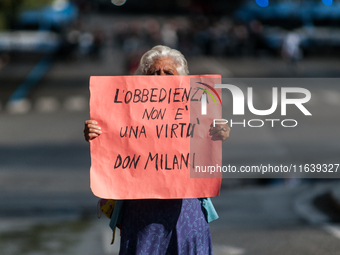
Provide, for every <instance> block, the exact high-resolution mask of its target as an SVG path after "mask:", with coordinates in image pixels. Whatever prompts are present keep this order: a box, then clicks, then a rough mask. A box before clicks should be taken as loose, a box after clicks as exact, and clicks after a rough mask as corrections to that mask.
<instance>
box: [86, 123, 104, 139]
mask: <svg viewBox="0 0 340 255" xmlns="http://www.w3.org/2000/svg"><path fill="white" fill-rule="evenodd" d="M101 133H102V131H101V127H100V126H98V123H97V121H95V120H87V121H85V128H84V136H85V140H86V141H88V142H89V141H90V140H92V139H94V138H96V137H98V136H99V135H100V134H101Z"/></svg>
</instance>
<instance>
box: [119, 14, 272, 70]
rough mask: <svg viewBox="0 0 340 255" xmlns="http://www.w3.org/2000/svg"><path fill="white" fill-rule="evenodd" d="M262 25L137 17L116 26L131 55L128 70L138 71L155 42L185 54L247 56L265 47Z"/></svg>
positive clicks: (198, 18) (124, 45)
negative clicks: (139, 64)
mask: <svg viewBox="0 0 340 255" xmlns="http://www.w3.org/2000/svg"><path fill="white" fill-rule="evenodd" d="M262 31H263V27H262V24H261V23H260V22H258V21H256V20H254V21H252V22H250V23H249V24H243V23H237V22H234V21H233V20H231V19H230V18H220V19H209V18H207V17H205V16H200V17H197V18H192V19H189V18H184V17H182V18H169V19H164V18H163V19H156V18H146V19H144V20H141V19H138V20H137V19H136V20H131V21H129V22H126V21H120V22H117V23H116V24H115V25H114V27H113V38H114V43H115V45H116V46H118V47H121V49H122V50H124V51H125V52H126V53H127V54H128V63H127V65H128V70H129V73H130V74H132V73H134V71H135V69H136V67H137V66H138V61H139V59H140V57H141V55H142V54H143V53H144V52H145V51H146V50H148V49H150V48H151V47H152V46H154V45H158V44H162V45H167V46H169V47H171V48H175V49H178V50H180V51H181V52H182V53H183V54H184V55H185V56H190V55H212V56H226V55H227V56H243V55H256V54H258V52H259V51H261V50H265V47H264V44H263V36H262Z"/></svg>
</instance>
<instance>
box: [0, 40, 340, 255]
mask: <svg viewBox="0 0 340 255" xmlns="http://www.w3.org/2000/svg"><path fill="white" fill-rule="evenodd" d="M102 56H103V58H102V59H101V60H99V61H97V62H92V61H91V60H89V59H83V60H79V61H76V62H64V61H61V60H54V61H53V62H52V64H51V67H50V69H49V70H48V71H47V73H46V74H45V76H44V78H43V79H42V80H41V81H40V82H39V83H38V84H37V85H36V86H35V87H34V88H32V90H31V92H30V93H29V94H28V96H27V97H26V98H25V101H24V102H23V103H21V105H19V106H18V105H16V106H14V107H13V106H10V105H8V99H9V98H10V96H11V94H12V93H14V91H15V90H16V88H17V87H18V86H19V85H20V84H21V83H22V82H23V81H24V80H25V77H26V76H27V75H28V74H29V72H30V70H31V69H32V68H33V66H34V65H36V64H37V63H38V61H39V58H38V57H37V58H36V59H35V58H34V59H32V61H22V60H20V62H19V64H17V62H10V63H9V64H8V66H5V67H3V68H2V69H1V70H0V82H1V87H0V95H1V96H0V103H1V110H0V120H1V125H0V191H1V192H0V194H1V195H0V208H1V210H0V253H1V254H4V255H15V254H23V255H26V254H73V255H76V254H88V255H92V254H117V252H118V249H119V247H118V244H119V241H116V243H115V245H114V246H110V245H109V242H110V238H111V233H110V229H109V227H108V219H106V218H105V217H104V216H103V218H102V219H100V220H97V219H96V203H97V198H95V197H94V196H93V195H92V193H91V191H90V188H89V168H90V157H89V145H88V144H87V143H86V142H85V141H84V138H83V134H82V130H83V122H84V120H86V119H88V118H89V108H88V99H89V91H88V80H89V77H90V76H91V75H120V74H124V73H125V72H126V71H125V69H124V60H125V59H124V55H123V53H122V52H121V51H120V50H118V49H115V48H111V46H110V44H108V45H107V46H106V47H105V48H104V52H103V55H102ZM188 61H189V67H190V70H191V73H192V74H197V73H221V74H222V75H223V77H231V76H233V77H290V76H291V75H292V74H291V72H290V69H289V68H287V66H286V64H285V63H283V62H282V61H280V60H279V59H276V58H266V59H260V60H257V59H253V58H248V59H221V58H211V57H190V58H189V59H188ZM297 68H298V74H299V75H300V76H302V77H323V76H327V77H338V76H339V74H340V65H339V61H338V60H335V59H330V60H327V59H306V60H303V61H302V62H300V63H298V67H297ZM301 82H302V83H301ZM290 85H291V86H296V87H305V88H307V89H309V90H310V91H311V94H312V99H311V101H310V102H308V103H307V104H306V107H307V109H308V110H309V111H310V112H311V113H312V114H313V115H312V116H303V114H302V113H301V111H299V110H297V109H294V108H293V107H292V108H288V114H289V118H290V119H291V118H293V119H297V120H298V122H299V124H298V126H297V127H296V128H283V127H281V126H275V127H274V128H272V127H270V126H265V127H263V128H250V127H245V128H244V127H242V126H235V127H233V128H232V131H231V136H230V138H229V139H228V141H227V142H225V144H224V145H223V146H224V150H223V153H224V154H223V164H224V165H227V164H231V165H235V166H240V165H254V164H261V163H271V164H297V165H298V164H305V163H327V164H328V163H340V162H339V156H338V152H339V150H340V144H339V141H340V135H339V132H338V129H339V121H340V118H339V117H340V116H339V114H340V113H339V111H338V109H339V106H340V88H339V87H338V82H337V80H329V82H327V83H326V82H323V83H322V86H320V83H315V84H313V83H311V82H307V83H304V82H303V81H300V80H294V81H292V83H291V84H290ZM278 86H280V85H278ZM245 87H246V86H244V87H242V89H243V90H244V91H245ZM271 87H272V85H271V84H262V85H259V86H257V87H256V88H255V87H254V100H255V102H254V104H255V105H256V106H257V107H258V108H260V109H268V108H269V107H270V104H271V102H270V100H268V99H270V97H268V96H267V95H269V94H270V93H271ZM264 95H266V96H264ZM223 101H224V102H226V103H225V104H224V108H223V110H224V118H226V119H230V117H229V116H231V106H232V100H231V97H230V95H229V94H228V93H225V94H224V98H223ZM244 118H245V119H249V118H254V116H251V115H250V114H248V113H247V114H246V115H245V117H244ZM256 118H258V117H256ZM273 118H282V116H280V114H276V113H275V114H274V115H273ZM287 118H288V117H287ZM261 119H262V118H261ZM263 119H264V118H263ZM329 183H332V184H333V185H334V182H331V181H329ZM315 185H316V184H315V182H302V183H299V181H298V180H295V179H291V180H288V181H287V183H286V185H284V184H283V183H281V184H276V185H275V183H274V182H272V183H270V185H267V186H259V185H256V183H255V182H254V181H253V180H240V179H224V183H223V186H222V192H221V195H220V196H219V197H217V198H214V204H215V206H216V209H217V211H218V213H219V215H220V219H219V220H217V221H215V222H212V223H211V232H212V235H213V243H214V250H215V254H216V255H220V254H221V255H243V254H244V255H257V254H258V255H266V254H268V255H271V254H278V255H281V254H282V255H287V254H294V255H296V254H303V255H314V254H315V255H323V254H327V255H329V254H330V255H332V254H334V255H335V254H338V253H339V250H340V242H339V237H337V234H336V233H338V232H337V229H338V228H337V225H336V223H334V222H333V223H330V222H323V223H322V224H317V225H315V224H311V222H310V221H308V220H307V219H306V218H305V217H304V216H305V215H303V214H302V213H301V210H300V209H299V208H300V207H299V206H300V205H299V203H300V204H301V206H304V205H302V202H297V201H302V200H298V198H301V197H303V196H305V194H308V193H310V192H312V191H313V190H314V188H315ZM304 201H305V202H306V203H307V202H308V204H307V205H306V206H310V203H311V201H307V200H304ZM307 208H309V207H307ZM308 210H309V209H307V214H309V211H308ZM310 214H311V215H312V211H310ZM316 214H317V211H316ZM327 224H331V226H332V228H327V226H328V225H327ZM327 229H328V230H329V229H332V231H328V230H327ZM333 230H334V231H333Z"/></svg>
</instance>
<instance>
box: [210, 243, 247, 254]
mask: <svg viewBox="0 0 340 255" xmlns="http://www.w3.org/2000/svg"><path fill="white" fill-rule="evenodd" d="M213 251H214V254H215V255H242V254H245V252H246V251H245V249H243V248H237V247H233V246H227V245H219V244H216V245H213Z"/></svg>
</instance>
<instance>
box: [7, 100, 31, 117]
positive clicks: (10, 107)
mask: <svg viewBox="0 0 340 255" xmlns="http://www.w3.org/2000/svg"><path fill="white" fill-rule="evenodd" d="M31 108H32V103H31V101H30V100H28V99H26V98H24V99H19V100H11V101H9V102H8V103H7V105H6V110H7V112H8V113H10V114H24V113H27V112H29V111H30V110H31Z"/></svg>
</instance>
